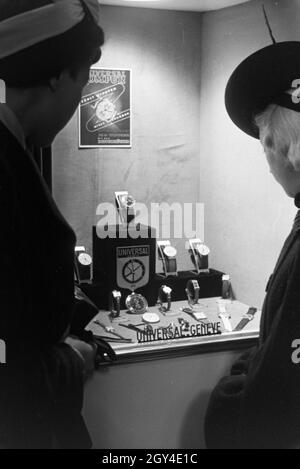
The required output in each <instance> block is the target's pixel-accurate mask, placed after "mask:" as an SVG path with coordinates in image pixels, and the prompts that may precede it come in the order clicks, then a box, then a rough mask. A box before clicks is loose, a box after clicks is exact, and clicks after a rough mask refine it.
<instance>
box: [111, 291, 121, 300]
mask: <svg viewBox="0 0 300 469" xmlns="http://www.w3.org/2000/svg"><path fill="white" fill-rule="evenodd" d="M112 295H113V297H114V298H116V299H117V298H121V293H120V292H119V291H117V290H114V291H113V292H112Z"/></svg>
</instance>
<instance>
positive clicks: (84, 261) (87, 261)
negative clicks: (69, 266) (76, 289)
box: [77, 252, 92, 266]
mask: <svg viewBox="0 0 300 469" xmlns="http://www.w3.org/2000/svg"><path fill="white" fill-rule="evenodd" d="M77 259H78V262H79V263H80V264H81V265H84V266H88V265H91V264H92V258H91V256H90V255H89V254H87V253H86V252H81V253H80V254H79V256H78V258H77Z"/></svg>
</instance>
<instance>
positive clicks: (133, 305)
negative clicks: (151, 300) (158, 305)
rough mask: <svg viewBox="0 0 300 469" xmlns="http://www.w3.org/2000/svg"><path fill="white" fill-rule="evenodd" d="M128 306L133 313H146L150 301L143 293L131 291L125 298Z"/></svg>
mask: <svg viewBox="0 0 300 469" xmlns="http://www.w3.org/2000/svg"><path fill="white" fill-rule="evenodd" d="M125 304H126V308H127V309H128V312H129V313H131V314H145V313H146V311H148V301H147V300H146V298H144V297H143V296H142V295H138V294H137V293H134V292H133V293H131V295H129V296H127V298H126V300H125Z"/></svg>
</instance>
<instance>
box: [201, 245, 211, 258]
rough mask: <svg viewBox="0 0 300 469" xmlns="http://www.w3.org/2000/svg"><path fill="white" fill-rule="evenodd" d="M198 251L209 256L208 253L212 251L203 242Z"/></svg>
mask: <svg viewBox="0 0 300 469" xmlns="http://www.w3.org/2000/svg"><path fill="white" fill-rule="evenodd" d="M198 252H199V254H200V255H201V256H208V254H209V253H210V250H209V248H208V247H207V246H205V245H204V244H201V245H200V246H198Z"/></svg>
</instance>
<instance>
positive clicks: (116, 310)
mask: <svg viewBox="0 0 300 469" xmlns="http://www.w3.org/2000/svg"><path fill="white" fill-rule="evenodd" d="M121 297H122V295H121V292H119V291H117V290H114V291H112V292H111V294H110V295H109V310H110V314H111V317H112V318H118V317H119V316H120V309H121Z"/></svg>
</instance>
